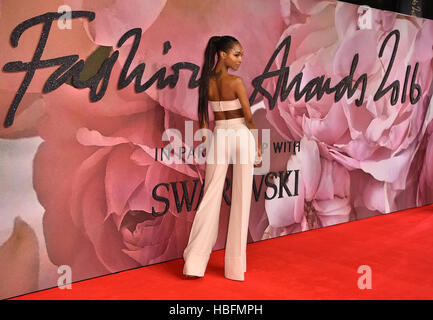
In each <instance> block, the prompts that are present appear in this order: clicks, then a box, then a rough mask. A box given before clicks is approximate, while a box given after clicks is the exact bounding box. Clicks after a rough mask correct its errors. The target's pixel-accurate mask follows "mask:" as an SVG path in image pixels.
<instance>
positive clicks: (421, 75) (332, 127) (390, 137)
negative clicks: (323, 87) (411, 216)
mask: <svg viewBox="0 0 433 320" xmlns="http://www.w3.org/2000/svg"><path fill="white" fill-rule="evenodd" d="M286 2H287V1H286ZM301 3H302V4H301ZM357 9H358V6H355V5H351V4H347V3H342V2H336V1H305V2H304V1H302V2H301V1H295V0H292V1H291V3H290V7H289V8H287V10H286V15H287V17H288V18H287V19H286V20H287V21H291V20H292V16H293V19H296V21H297V23H295V24H290V25H288V27H287V29H286V30H285V31H284V32H283V34H282V36H281V39H280V40H283V39H285V38H286V37H287V36H289V35H290V36H291V37H292V38H291V48H290V54H289V57H288V60H287V64H286V65H287V66H290V76H289V79H288V83H290V81H291V80H292V79H293V78H294V77H295V76H296V75H297V74H298V73H299V72H303V80H302V85H301V87H304V86H305V84H306V83H307V82H308V81H309V80H311V79H313V78H315V77H319V76H322V75H325V77H326V78H328V77H330V78H331V79H332V82H331V85H335V84H336V83H337V82H338V81H340V80H341V79H342V78H343V77H345V76H347V75H348V74H349V72H350V67H351V63H352V59H353V57H354V56H355V54H356V53H358V54H359V61H358V65H357V68H356V71H355V74H354V79H355V80H356V79H358V78H359V77H360V76H361V75H362V74H364V73H366V74H367V76H368V84H367V89H366V93H365V100H364V103H363V105H361V106H360V107H357V106H356V105H355V99H357V98H359V97H360V87H358V90H357V91H356V93H355V94H354V96H353V97H352V98H350V99H348V98H347V96H344V97H343V99H341V100H340V101H338V102H334V94H330V95H327V94H325V95H324V96H323V97H322V98H321V99H319V100H317V99H316V98H313V99H312V100H310V101H308V102H305V96H304V98H303V99H301V100H299V101H296V100H295V97H294V90H292V92H291V94H290V95H289V96H288V97H287V99H286V100H285V101H283V102H281V100H280V99H279V100H278V101H277V104H276V105H275V108H274V109H273V110H272V111H269V112H268V115H267V117H268V119H269V120H270V122H271V123H273V124H274V126H275V128H276V129H277V130H279V131H280V133H281V134H282V135H285V136H286V137H290V136H294V137H295V138H300V137H302V136H303V135H305V136H307V137H308V138H309V139H314V140H316V141H317V142H318V143H319V148H320V149H321V151H322V153H323V154H324V155H325V154H326V157H331V158H333V159H335V160H336V161H338V162H339V163H341V164H342V165H344V166H345V167H346V168H347V169H348V170H350V171H353V172H352V173H351V177H352V178H356V180H355V181H353V180H352V181H353V182H354V183H352V184H354V185H355V184H358V182H359V184H364V185H368V186H369V187H371V188H370V192H371V194H370V195H369V196H365V195H364V194H363V193H362V192H361V193H353V201H354V205H355V207H359V208H362V209H360V210H363V209H365V208H367V210H368V211H371V212H372V213H375V212H390V211H395V210H399V209H404V208H402V207H398V206H397V202H396V200H395V199H396V198H397V197H398V196H399V195H401V194H402V193H404V192H405V191H404V190H405V189H406V187H407V181H408V180H410V179H411V178H410V177H409V168H410V164H411V162H412V161H413V159H414V156H415V154H416V151H417V149H418V148H419V146H420V142H421V140H422V135H423V134H424V132H423V130H422V127H423V124H424V121H425V115H426V110H427V106H428V102H429V101H430V97H431V93H429V92H428V89H429V87H430V84H431V82H432V69H431V61H432V57H433V51H432V45H433V23H432V22H431V21H429V20H424V19H417V18H413V17H407V16H403V15H399V14H396V13H392V12H386V11H380V10H376V9H372V16H373V19H372V29H360V28H359V27H358V17H359V16H358V13H357ZM395 29H397V30H399V31H400V36H401V38H400V43H399V47H398V51H397V54H396V57H395V61H394V65H393V68H392V72H391V73H390V75H389V77H388V81H387V83H386V85H389V84H390V83H391V82H392V81H394V80H399V81H400V92H401V90H402V87H403V83H404V76H405V73H406V67H407V66H408V65H411V66H412V69H411V70H412V72H413V70H414V66H415V63H416V62H418V63H419V68H418V74H417V77H416V83H418V84H419V85H420V86H421V88H422V89H423V91H422V96H421V98H420V100H419V101H418V102H417V103H415V104H413V105H412V104H411V103H410V99H409V90H408V91H407V93H406V101H405V102H403V103H402V102H401V100H400V99H399V100H398V102H397V104H395V105H391V103H390V93H388V94H386V95H385V96H384V97H382V98H381V99H379V100H378V101H373V96H374V94H375V92H376V90H377V89H378V88H379V85H380V83H381V81H382V79H383V78H384V74H385V71H386V68H387V66H388V64H389V61H390V57H391V53H392V48H393V46H394V38H391V41H389V42H388V45H387V46H386V49H385V50H384V54H383V57H382V58H379V57H378V56H379V50H380V47H381V45H382V43H383V41H384V39H385V37H386V36H387V35H388V34H389V33H390V32H391V31H392V30H395ZM281 59H282V56H281V55H280V56H279V57H278V59H277V61H276V67H277V68H280V66H281V63H282V60H281ZM410 75H412V73H411V74H410ZM265 87H266V89H267V90H268V91H269V92H273V91H274V90H275V87H276V79H273V80H272V81H268V82H267V83H266V84H265ZM355 171H360V172H359V173H360V174H358V173H357V172H355ZM361 180H362V182H361ZM406 205H407V204H406ZM414 205H415V203H412V206H414Z"/></svg>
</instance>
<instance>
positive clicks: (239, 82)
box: [230, 76, 245, 91]
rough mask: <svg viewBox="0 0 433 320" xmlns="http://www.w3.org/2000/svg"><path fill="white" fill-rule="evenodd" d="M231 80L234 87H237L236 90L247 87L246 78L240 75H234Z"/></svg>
mask: <svg viewBox="0 0 433 320" xmlns="http://www.w3.org/2000/svg"><path fill="white" fill-rule="evenodd" d="M230 82H231V86H232V88H233V89H235V91H237V90H239V89H240V90H242V88H244V87H245V84H244V80H243V79H242V78H241V77H239V76H232V78H231V80H230Z"/></svg>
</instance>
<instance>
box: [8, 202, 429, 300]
mask: <svg viewBox="0 0 433 320" xmlns="http://www.w3.org/2000/svg"><path fill="white" fill-rule="evenodd" d="M361 265H368V266H369V267H370V268H371V274H372V277H371V279H372V281H371V284H372V288H371V289H363V290H361V289H359V288H358V279H359V278H360V277H361V276H362V274H361V273H358V268H359V267H360V266H361ZM182 267H183V259H177V260H172V261H169V262H164V263H160V264H157V265H152V266H148V267H142V268H138V269H134V270H129V271H124V272H120V273H117V274H112V275H108V276H103V277H99V278H95V279H90V280H86V281H81V282H76V283H73V284H72V289H71V290H67V289H64V290H61V289H59V288H52V289H48V290H44V291H40V292H36V293H33V294H28V295H24V296H20V297H17V298H15V299H158V300H159V299H162V300H172V299H179V300H183V299H198V300H200V299H389V300H393V299H433V206H426V207H422V208H415V209H411V210H405V211H400V212H395V213H391V214H388V215H381V216H376V217H371V218H367V219H362V220H358V221H353V222H350V223H344V224H339V225H335V226H331V227H327V228H321V229H316V230H312V231H307V232H303V233H297V234H293V235H288V236H283V237H279V238H274V239H270V240H264V241H259V242H256V243H250V244H248V248H247V272H246V274H245V281H244V282H239V281H232V280H228V279H226V278H224V250H218V251H214V252H213V253H212V254H211V258H210V260H209V264H208V267H207V270H206V273H205V276H204V277H203V278H200V279H197V280H182V279H181V273H182Z"/></svg>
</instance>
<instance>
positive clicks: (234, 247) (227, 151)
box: [183, 36, 262, 281]
mask: <svg viewBox="0 0 433 320" xmlns="http://www.w3.org/2000/svg"><path fill="white" fill-rule="evenodd" d="M215 55H218V61H217V63H216V66H215V68H214V69H213V70H212V69H211V68H212V67H213V66H214V62H215ZM242 55H243V49H242V46H241V45H240V43H239V42H238V41H237V40H236V39H235V38H233V37H231V36H222V37H212V38H210V40H209V42H208V44H207V47H206V51H205V59H204V65H203V67H202V74H201V78H200V87H199V105H198V115H199V121H200V129H204V128H206V129H207V128H208V127H209V116H208V102H210V104H211V106H212V109H213V111H214V114H215V127H214V130H213V134H212V135H211V137H210V138H211V139H210V140H211V141H208V142H207V143H208V146H209V148H208V150H209V152H207V155H206V177H205V185H204V195H203V198H202V200H201V202H200V205H199V207H198V210H197V212H196V215H195V217H194V222H193V224H192V227H191V233H190V236H189V241H188V245H187V247H186V248H185V251H184V253H183V257H184V260H185V264H184V269H183V274H184V275H185V278H186V279H197V278H200V277H203V276H204V272H205V269H206V266H207V263H208V260H209V257H210V254H211V252H212V248H213V246H214V245H215V242H216V239H217V236H218V225H219V223H218V221H219V214H220V207H221V199H222V193H223V188H224V182H225V179H226V173H227V168H228V165H229V163H233V184H232V198H231V207H230V220H229V226H228V233H227V242H226V250H225V265H224V276H225V277H226V278H228V279H231V280H239V281H244V272H245V271H246V245H247V235H248V221H249V214H250V204H251V192H252V182H253V173H254V168H253V166H261V154H262V149H261V142H259V143H256V139H255V137H256V135H253V134H252V132H251V131H250V129H255V130H256V129H257V128H256V125H255V123H254V120H253V118H252V114H251V110H250V104H249V101H248V96H247V93H246V89H245V86H244V84H243V80H242V78H240V77H237V76H234V75H231V74H229V73H228V70H229V69H233V70H238V69H239V66H240V64H241V62H242ZM202 140H203V142H205V141H206V136H203V138H202ZM256 145H258V148H257V149H258V150H257V155H258V156H257V157H256V159H254V158H255V157H254V155H255V154H256V152H255V149H256ZM251 155H252V156H251ZM255 160H256V161H255Z"/></svg>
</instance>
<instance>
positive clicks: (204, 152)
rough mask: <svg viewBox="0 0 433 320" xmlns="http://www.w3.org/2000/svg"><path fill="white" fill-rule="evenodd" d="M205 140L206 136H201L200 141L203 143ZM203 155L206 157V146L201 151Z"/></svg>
mask: <svg viewBox="0 0 433 320" xmlns="http://www.w3.org/2000/svg"><path fill="white" fill-rule="evenodd" d="M205 141H206V136H203V137H201V142H202V143H204V142H205ZM201 155H202V156H203V157H206V148H204V150H203V152H202V153H201Z"/></svg>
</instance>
